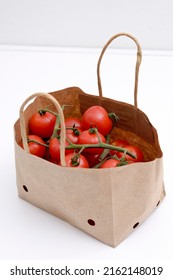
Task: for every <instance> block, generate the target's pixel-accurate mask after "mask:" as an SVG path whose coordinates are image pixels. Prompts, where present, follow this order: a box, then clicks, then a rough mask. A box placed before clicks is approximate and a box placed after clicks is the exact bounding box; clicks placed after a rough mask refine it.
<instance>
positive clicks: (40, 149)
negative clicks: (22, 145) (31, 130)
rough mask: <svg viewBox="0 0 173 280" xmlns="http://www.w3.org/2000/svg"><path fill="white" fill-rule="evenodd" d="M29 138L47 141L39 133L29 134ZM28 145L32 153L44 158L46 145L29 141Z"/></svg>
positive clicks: (40, 141)
mask: <svg viewBox="0 0 173 280" xmlns="http://www.w3.org/2000/svg"><path fill="white" fill-rule="evenodd" d="M28 139H29V140H35V141H37V142H39V143H42V144H45V142H44V141H43V139H42V138H41V137H39V136H37V135H28ZM28 147H29V152H30V154H32V155H35V156H38V157H40V158H44V156H45V154H46V147H45V146H43V145H41V144H38V143H35V142H29V143H28Z"/></svg>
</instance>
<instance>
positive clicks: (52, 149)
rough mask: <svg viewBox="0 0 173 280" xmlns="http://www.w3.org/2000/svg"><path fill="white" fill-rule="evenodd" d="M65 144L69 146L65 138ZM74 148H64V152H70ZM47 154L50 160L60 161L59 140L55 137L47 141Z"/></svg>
mask: <svg viewBox="0 0 173 280" xmlns="http://www.w3.org/2000/svg"><path fill="white" fill-rule="evenodd" d="M65 146H66V147H67V146H69V142H68V141H67V140H66V141H65ZM73 151H74V150H73V149H66V150H65V154H66V155H67V154H69V153H72V152H73ZM49 155H50V157H51V159H52V161H55V162H57V163H58V162H59V161H60V142H59V139H57V138H52V139H50V141H49Z"/></svg>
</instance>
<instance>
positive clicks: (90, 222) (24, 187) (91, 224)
mask: <svg viewBox="0 0 173 280" xmlns="http://www.w3.org/2000/svg"><path fill="white" fill-rule="evenodd" d="M23 189H24V190H25V192H28V188H27V187H26V186H25V185H23ZM159 204H160V200H159V201H158V203H157V205H156V207H157V206H158V205H159ZM87 222H88V224H89V225H90V226H92V227H93V226H95V224H96V223H95V221H94V220H92V219H88V221H87ZM138 225H139V222H137V223H136V224H134V226H133V228H136V227H137V226H138Z"/></svg>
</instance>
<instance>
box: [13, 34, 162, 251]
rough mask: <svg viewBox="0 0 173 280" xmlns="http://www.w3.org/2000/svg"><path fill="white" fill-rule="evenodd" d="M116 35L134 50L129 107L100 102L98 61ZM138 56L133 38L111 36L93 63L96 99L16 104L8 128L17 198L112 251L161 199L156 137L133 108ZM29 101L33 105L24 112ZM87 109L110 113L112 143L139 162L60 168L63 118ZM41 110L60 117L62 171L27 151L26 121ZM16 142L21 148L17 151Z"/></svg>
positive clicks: (44, 97)
mask: <svg viewBox="0 0 173 280" xmlns="http://www.w3.org/2000/svg"><path fill="white" fill-rule="evenodd" d="M121 35H125V36H128V37H130V38H131V39H133V40H134V41H135V43H136V44H137V46H138V53H137V63H136V74H135V75H136V76H135V91H134V100H135V102H134V106H133V105H130V104H127V103H125V102H120V101H116V100H113V99H109V98H105V97H103V96H102V89H101V81H100V76H99V67H100V62H101V58H102V56H103V53H104V51H105V49H106V48H107V46H108V45H109V44H110V43H111V41H112V40H113V39H115V38H117V37H118V36H121ZM141 55H142V54H141V49H140V46H139V43H138V42H137V41H136V39H134V37H132V36H131V35H129V34H126V33H122V34H117V35H115V36H114V37H112V38H111V39H110V40H109V41H108V43H107V44H106V45H105V47H104V48H103V50H102V53H101V56H100V59H99V62H98V67H97V71H98V72H97V73H98V85H99V96H95V95H92V94H86V93H84V92H83V91H82V90H81V89H80V88H78V87H71V88H66V89H63V90H59V91H56V92H52V93H47V94H43V93H37V94H33V95H31V96H30V97H29V98H28V99H27V100H25V101H24V103H23V104H22V106H21V108H20V118H19V119H18V120H17V122H16V123H15V125H14V133H15V141H14V144H15V163H16V180H17V188H18V195H19V197H20V198H22V199H24V200H26V201H28V202H29V203H31V204H33V205H35V206H37V207H39V208H41V209H43V210H45V211H47V212H49V213H51V214H53V215H55V216H57V217H59V218H61V219H63V220H65V221H67V222H68V223H70V224H72V225H73V226H75V227H77V228H79V229H81V230H83V231H84V232H86V233H87V234H89V235H91V236H93V237H95V238H96V239H98V240H100V241H102V242H103V243H105V244H107V245H110V246H112V247H116V246H117V245H118V244H119V243H120V242H122V241H123V240H124V239H125V238H126V237H127V236H128V235H129V234H130V233H132V232H133V231H134V230H135V229H136V228H137V227H138V226H139V225H140V224H141V223H142V222H143V221H144V220H145V219H146V218H147V217H148V216H149V215H150V214H151V213H152V212H153V211H154V209H156V208H157V207H158V205H159V204H160V202H161V201H162V200H163V198H164V196H165V190H164V183H163V154H162V151H161V148H160V145H159V140H158V135H157V131H156V129H155V128H154V127H153V126H152V124H151V123H150V121H149V119H148V117H147V116H146V114H145V113H144V112H142V111H141V110H140V109H138V107H137V84H138V71H139V65H140V61H141ZM34 98H35V99H34ZM31 99H34V101H33V102H32V103H31V104H30V105H28V106H27V108H26V109H25V106H26V105H27V103H28V102H29V101H30V100H31ZM62 105H71V106H67V107H66V109H65V110H64V112H63V111H62V109H61V106H62ZM93 105H100V106H103V107H104V108H105V109H106V110H107V111H108V112H115V113H116V115H117V116H118V117H119V119H120V120H119V122H118V123H117V124H116V127H115V128H114V129H113V131H112V134H111V135H112V137H113V138H114V137H115V138H123V139H127V140H128V142H129V143H130V144H134V145H137V146H139V147H140V148H141V149H142V151H143V153H144V160H145V161H144V162H139V163H135V164H130V165H126V166H121V167H118V168H108V169H92V168H86V169H83V168H77V169H76V168H70V167H66V166H65V144H64V143H65V124H64V117H68V116H70V115H71V116H76V117H81V115H82V114H83V112H84V111H85V110H86V109H87V108H88V107H90V106H93ZM47 106H49V108H50V109H52V110H55V111H56V112H58V113H59V115H60V121H61V138H60V145H61V162H62V166H58V165H56V164H54V163H51V162H49V161H47V160H45V159H41V158H39V157H36V156H34V155H32V154H30V153H29V150H28V145H27V134H28V121H29V118H30V116H31V115H32V114H33V113H35V112H36V111H37V110H39V109H40V108H45V107H47ZM21 139H22V141H23V147H24V148H22V147H21V145H20V143H21Z"/></svg>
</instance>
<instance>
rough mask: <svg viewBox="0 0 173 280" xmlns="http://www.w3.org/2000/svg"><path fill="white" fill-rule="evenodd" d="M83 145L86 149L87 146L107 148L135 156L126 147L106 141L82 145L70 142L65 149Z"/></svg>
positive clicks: (79, 147) (78, 147)
mask: <svg viewBox="0 0 173 280" xmlns="http://www.w3.org/2000/svg"><path fill="white" fill-rule="evenodd" d="M82 147H83V150H84V149H87V148H103V149H109V150H116V151H118V152H122V153H126V154H127V155H129V156H131V157H132V158H136V156H135V155H134V154H133V153H131V152H129V151H128V150H127V149H124V148H121V147H118V146H114V145H110V144H107V143H103V142H101V143H98V144H83V145H80V144H73V143H72V144H70V145H69V146H66V147H65V149H67V150H69V149H81V148H82Z"/></svg>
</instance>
